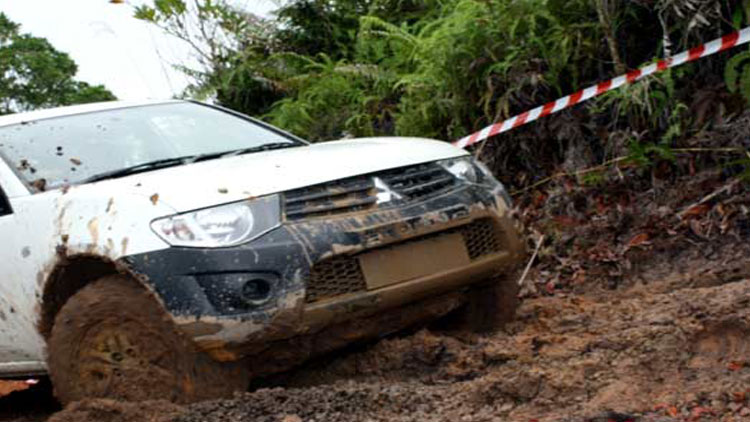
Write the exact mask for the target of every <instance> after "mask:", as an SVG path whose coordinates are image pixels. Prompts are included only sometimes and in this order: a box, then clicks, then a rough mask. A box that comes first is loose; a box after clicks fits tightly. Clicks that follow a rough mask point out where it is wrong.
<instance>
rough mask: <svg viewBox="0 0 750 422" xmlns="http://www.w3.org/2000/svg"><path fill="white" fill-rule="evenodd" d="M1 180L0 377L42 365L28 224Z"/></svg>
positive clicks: (25, 372) (17, 373)
mask: <svg viewBox="0 0 750 422" xmlns="http://www.w3.org/2000/svg"><path fill="white" fill-rule="evenodd" d="M2 165H4V163H3V162H2V160H0V166H2ZM0 173H2V172H0ZM6 176H7V173H6ZM4 181H5V182H7V179H3V178H2V177H0V377H2V376H9V375H30V374H33V373H37V372H40V369H42V368H43V366H44V364H43V362H42V359H43V358H42V356H41V355H40V345H39V342H38V340H37V339H38V335H37V334H36V328H35V316H34V310H33V306H31V305H30V304H33V303H34V302H35V299H34V296H35V294H36V280H35V279H33V278H32V279H30V280H29V279H28V278H29V277H28V271H27V270H29V269H30V268H32V267H33V266H34V265H33V259H32V257H31V256H30V255H31V250H32V249H31V246H32V245H30V244H27V243H29V242H28V239H30V236H29V235H30V234H31V233H25V231H28V230H29V225H28V224H21V221H19V215H18V209H17V208H18V207H14V205H13V201H14V200H13V198H11V197H10V195H9V193H8V191H7V190H6V189H5V188H4V186H7V185H8V184H7V183H4ZM24 239H26V240H25V241H24ZM26 263H28V264H29V265H26ZM27 267H28V268H27Z"/></svg>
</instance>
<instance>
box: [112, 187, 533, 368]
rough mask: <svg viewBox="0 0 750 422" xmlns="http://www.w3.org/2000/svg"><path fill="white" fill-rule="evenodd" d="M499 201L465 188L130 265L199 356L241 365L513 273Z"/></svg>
mask: <svg viewBox="0 0 750 422" xmlns="http://www.w3.org/2000/svg"><path fill="white" fill-rule="evenodd" d="M501 201H502V200H501V199H499V198H496V197H494V196H493V195H492V194H491V193H489V192H488V191H487V190H486V189H484V188H482V187H478V186H463V187H461V188H460V189H457V190H454V191H452V192H449V193H446V194H443V195H440V196H438V197H435V198H432V199H429V200H426V201H423V202H420V203H418V204H411V205H408V206H403V207H398V208H391V209H386V210H376V211H367V212H360V213H353V214H347V215H342V216H330V217H320V218H311V219H305V220H301V221H287V222H285V223H284V224H282V225H281V226H280V227H278V228H277V229H275V230H273V231H271V232H269V233H267V234H266V235H264V236H262V237H261V238H259V239H256V240H255V241H253V242H250V243H247V244H244V245H241V246H238V247H233V248H222V249H191V248H170V249H166V250H163V251H158V252H153V253H148V254H142V255H134V256H129V257H127V258H125V259H124V261H126V263H127V265H128V266H129V267H130V268H131V269H132V270H133V271H134V272H135V273H137V274H139V275H141V276H143V278H144V279H146V280H148V282H149V283H151V285H152V286H153V288H154V289H155V291H156V292H157V293H158V294H159V296H160V297H161V299H162V300H163V302H164V304H165V306H166V308H167V309H168V311H169V312H170V313H171V314H172V316H173V318H174V319H175V321H176V322H177V324H178V326H179V327H180V328H181V329H182V330H183V331H184V332H185V333H186V334H187V335H189V336H191V337H193V338H194V340H195V342H196V344H197V345H198V346H199V347H201V348H202V349H204V350H206V351H208V352H209V353H211V354H212V355H213V356H214V357H215V358H216V359H219V360H235V359H239V358H241V357H242V356H244V355H248V354H258V353H260V352H262V351H263V350H264V349H266V348H267V347H268V345H269V344H272V343H273V342H274V341H278V340H284V339H289V338H292V337H304V336H310V335H313V334H314V333H316V332H318V331H321V330H323V329H324V328H326V327H331V326H334V325H336V324H341V323H343V322H345V321H351V320H356V319H362V318H367V317H370V316H372V315H374V314H377V313H380V312H381V311H383V310H385V309H392V308H397V307H401V306H404V305H408V304H410V303H413V302H417V301H421V300H425V299H428V298H434V297H438V296H440V295H442V294H446V293H450V292H454V291H457V290H460V289H462V288H463V287H466V286H469V285H471V284H472V283H476V282H481V281H483V280H486V279H487V278H488V277H491V276H493V275H494V274H496V273H498V272H500V271H502V270H503V268H505V267H508V266H512V265H514V264H515V263H516V262H517V261H518V260H519V258H520V254H521V247H520V243H519V240H518V239H517V237H516V235H515V229H514V228H513V226H512V222H511V220H510V219H509V218H508V217H507V216H506V215H505V207H504V206H503V205H502V202H501ZM375 329H376V328H375Z"/></svg>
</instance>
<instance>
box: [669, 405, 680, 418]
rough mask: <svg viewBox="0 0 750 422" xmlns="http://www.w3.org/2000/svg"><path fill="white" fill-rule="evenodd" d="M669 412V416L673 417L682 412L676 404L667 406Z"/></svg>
mask: <svg viewBox="0 0 750 422" xmlns="http://www.w3.org/2000/svg"><path fill="white" fill-rule="evenodd" d="M667 413H668V414H669V416H671V417H673V418H676V417H677V415H679V414H680V412H679V411H678V410H677V408H676V407H675V406H669V408H667Z"/></svg>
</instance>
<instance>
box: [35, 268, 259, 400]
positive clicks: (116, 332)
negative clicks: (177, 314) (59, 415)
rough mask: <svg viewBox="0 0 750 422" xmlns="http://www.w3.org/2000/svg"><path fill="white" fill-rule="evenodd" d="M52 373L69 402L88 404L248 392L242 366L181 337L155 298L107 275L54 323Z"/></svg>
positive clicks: (130, 282) (84, 291) (69, 303)
mask: <svg viewBox="0 0 750 422" xmlns="http://www.w3.org/2000/svg"><path fill="white" fill-rule="evenodd" d="M47 366H48V370H49V374H50V378H51V379H52V383H53V385H54V389H55V395H56V396H57V398H58V399H59V400H60V401H61V402H62V403H63V404H67V403H70V402H74V401H78V400H81V399H84V398H111V399H117V400H127V401H143V400H157V399H164V400H169V401H172V402H178V403H187V402H192V401H197V400H204V399H210V398H218V397H226V396H230V395H231V394H232V393H233V392H234V391H236V390H244V389H246V388H247V385H248V375H247V371H246V369H245V368H243V367H241V364H240V363H229V364H225V363H219V362H216V361H213V360H211V359H210V358H209V357H208V356H206V355H205V354H203V353H200V352H199V351H197V350H196V349H195V346H194V345H193V343H192V342H191V341H190V340H188V339H187V338H185V337H184V336H183V335H181V333H179V332H178V331H177V329H176V328H175V326H174V324H173V323H172V321H171V320H170V318H169V316H168V315H167V314H166V312H165V311H164V310H163V309H162V307H161V306H160V305H159V304H158V303H157V301H156V300H155V299H154V298H153V297H152V296H151V294H150V293H149V292H148V291H147V290H146V289H144V288H142V287H141V286H139V285H138V284H137V283H135V282H134V281H133V280H131V279H129V278H127V277H124V276H119V275H118V276H108V277H104V278H102V279H99V280H97V281H96V282H94V283H92V284H90V285H88V286H86V287H84V288H83V289H81V290H80V291H79V292H77V293H76V294H75V295H73V297H71V298H70V299H69V300H68V301H67V302H66V303H65V305H64V306H63V307H62V309H61V310H60V312H59V313H58V314H57V317H56V318H55V324H54V326H53V327H52V333H51V335H50V338H49V342H48V358H47Z"/></svg>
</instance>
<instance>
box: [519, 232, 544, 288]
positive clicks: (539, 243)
mask: <svg viewBox="0 0 750 422" xmlns="http://www.w3.org/2000/svg"><path fill="white" fill-rule="evenodd" d="M542 243H544V235H541V236H539V240H537V241H536V248H535V249H534V254H533V255H531V259H529V263H528V264H526V269H524V270H523V274H521V278H520V279H518V285H519V286H522V285H523V282H524V280H526V276H527V275H529V271H530V270H531V265H532V264H533V263H534V260H535V259H536V256H537V255H538V254H539V249H540V248H541V247H542Z"/></svg>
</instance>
